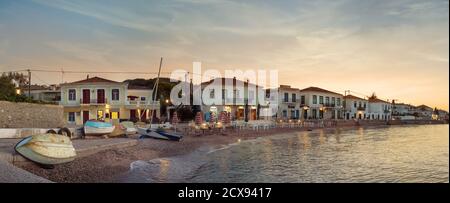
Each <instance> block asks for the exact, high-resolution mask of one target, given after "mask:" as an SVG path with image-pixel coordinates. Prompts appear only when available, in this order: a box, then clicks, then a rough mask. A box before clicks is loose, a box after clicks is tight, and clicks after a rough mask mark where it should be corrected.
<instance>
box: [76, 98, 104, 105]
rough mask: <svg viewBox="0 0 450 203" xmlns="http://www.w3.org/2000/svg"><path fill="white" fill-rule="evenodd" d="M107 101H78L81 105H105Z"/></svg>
mask: <svg viewBox="0 0 450 203" xmlns="http://www.w3.org/2000/svg"><path fill="white" fill-rule="evenodd" d="M107 101H108V100H107V99H106V98H105V99H80V104H81V105H106V104H107Z"/></svg>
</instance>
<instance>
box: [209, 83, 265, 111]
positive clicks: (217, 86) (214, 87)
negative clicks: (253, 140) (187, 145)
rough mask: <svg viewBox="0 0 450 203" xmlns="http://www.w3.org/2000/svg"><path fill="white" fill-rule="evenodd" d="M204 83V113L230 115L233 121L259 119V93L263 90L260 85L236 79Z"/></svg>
mask: <svg viewBox="0 0 450 203" xmlns="http://www.w3.org/2000/svg"><path fill="white" fill-rule="evenodd" d="M214 81H215V80H210V81H207V82H203V83H202V84H201V90H202V106H201V110H202V111H203V112H204V113H214V114H215V115H216V116H217V115H219V113H220V112H227V113H230V115H231V117H232V119H233V120H245V117H246V115H247V118H248V120H257V117H258V109H257V108H258V94H257V92H258V91H262V93H264V91H263V89H262V88H261V87H259V86H258V85H255V84H252V83H249V82H247V81H241V80H237V79H236V78H219V79H217V80H216V81H219V82H218V83H214Z"/></svg>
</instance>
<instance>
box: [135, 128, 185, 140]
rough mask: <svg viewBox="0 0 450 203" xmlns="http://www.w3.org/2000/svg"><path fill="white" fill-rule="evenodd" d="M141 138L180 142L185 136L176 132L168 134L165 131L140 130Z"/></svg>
mask: <svg viewBox="0 0 450 203" xmlns="http://www.w3.org/2000/svg"><path fill="white" fill-rule="evenodd" d="M138 133H139V134H140V135H141V136H140V138H155V139H163V140H171V141H180V139H181V138H183V135H181V134H178V133H175V132H167V131H165V130H163V129H160V128H159V129H150V128H138Z"/></svg>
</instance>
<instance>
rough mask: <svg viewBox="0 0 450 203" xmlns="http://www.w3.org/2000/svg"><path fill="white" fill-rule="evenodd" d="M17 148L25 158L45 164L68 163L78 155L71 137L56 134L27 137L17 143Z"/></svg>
mask: <svg viewBox="0 0 450 203" xmlns="http://www.w3.org/2000/svg"><path fill="white" fill-rule="evenodd" d="M15 150H16V151H17V153H19V154H20V155H22V156H24V157H25V158H27V159H29V160H31V161H33V162H36V163H39V164H43V165H56V164H62V163H67V162H71V161H73V160H74V159H75V157H76V152H75V148H74V147H73V145H72V142H71V141H70V139H69V138H68V137H65V136H62V135H56V134H42V135H34V136H29V137H26V138H24V139H23V140H21V141H20V142H19V143H17V145H16V147H15Z"/></svg>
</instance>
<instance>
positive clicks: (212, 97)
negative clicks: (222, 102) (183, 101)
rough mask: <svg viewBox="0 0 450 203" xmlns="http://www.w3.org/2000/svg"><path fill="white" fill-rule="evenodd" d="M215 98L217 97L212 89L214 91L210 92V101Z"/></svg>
mask: <svg viewBox="0 0 450 203" xmlns="http://www.w3.org/2000/svg"><path fill="white" fill-rule="evenodd" d="M214 97H215V95H214V89H212V90H211V91H210V92H209V98H210V99H214Z"/></svg>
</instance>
